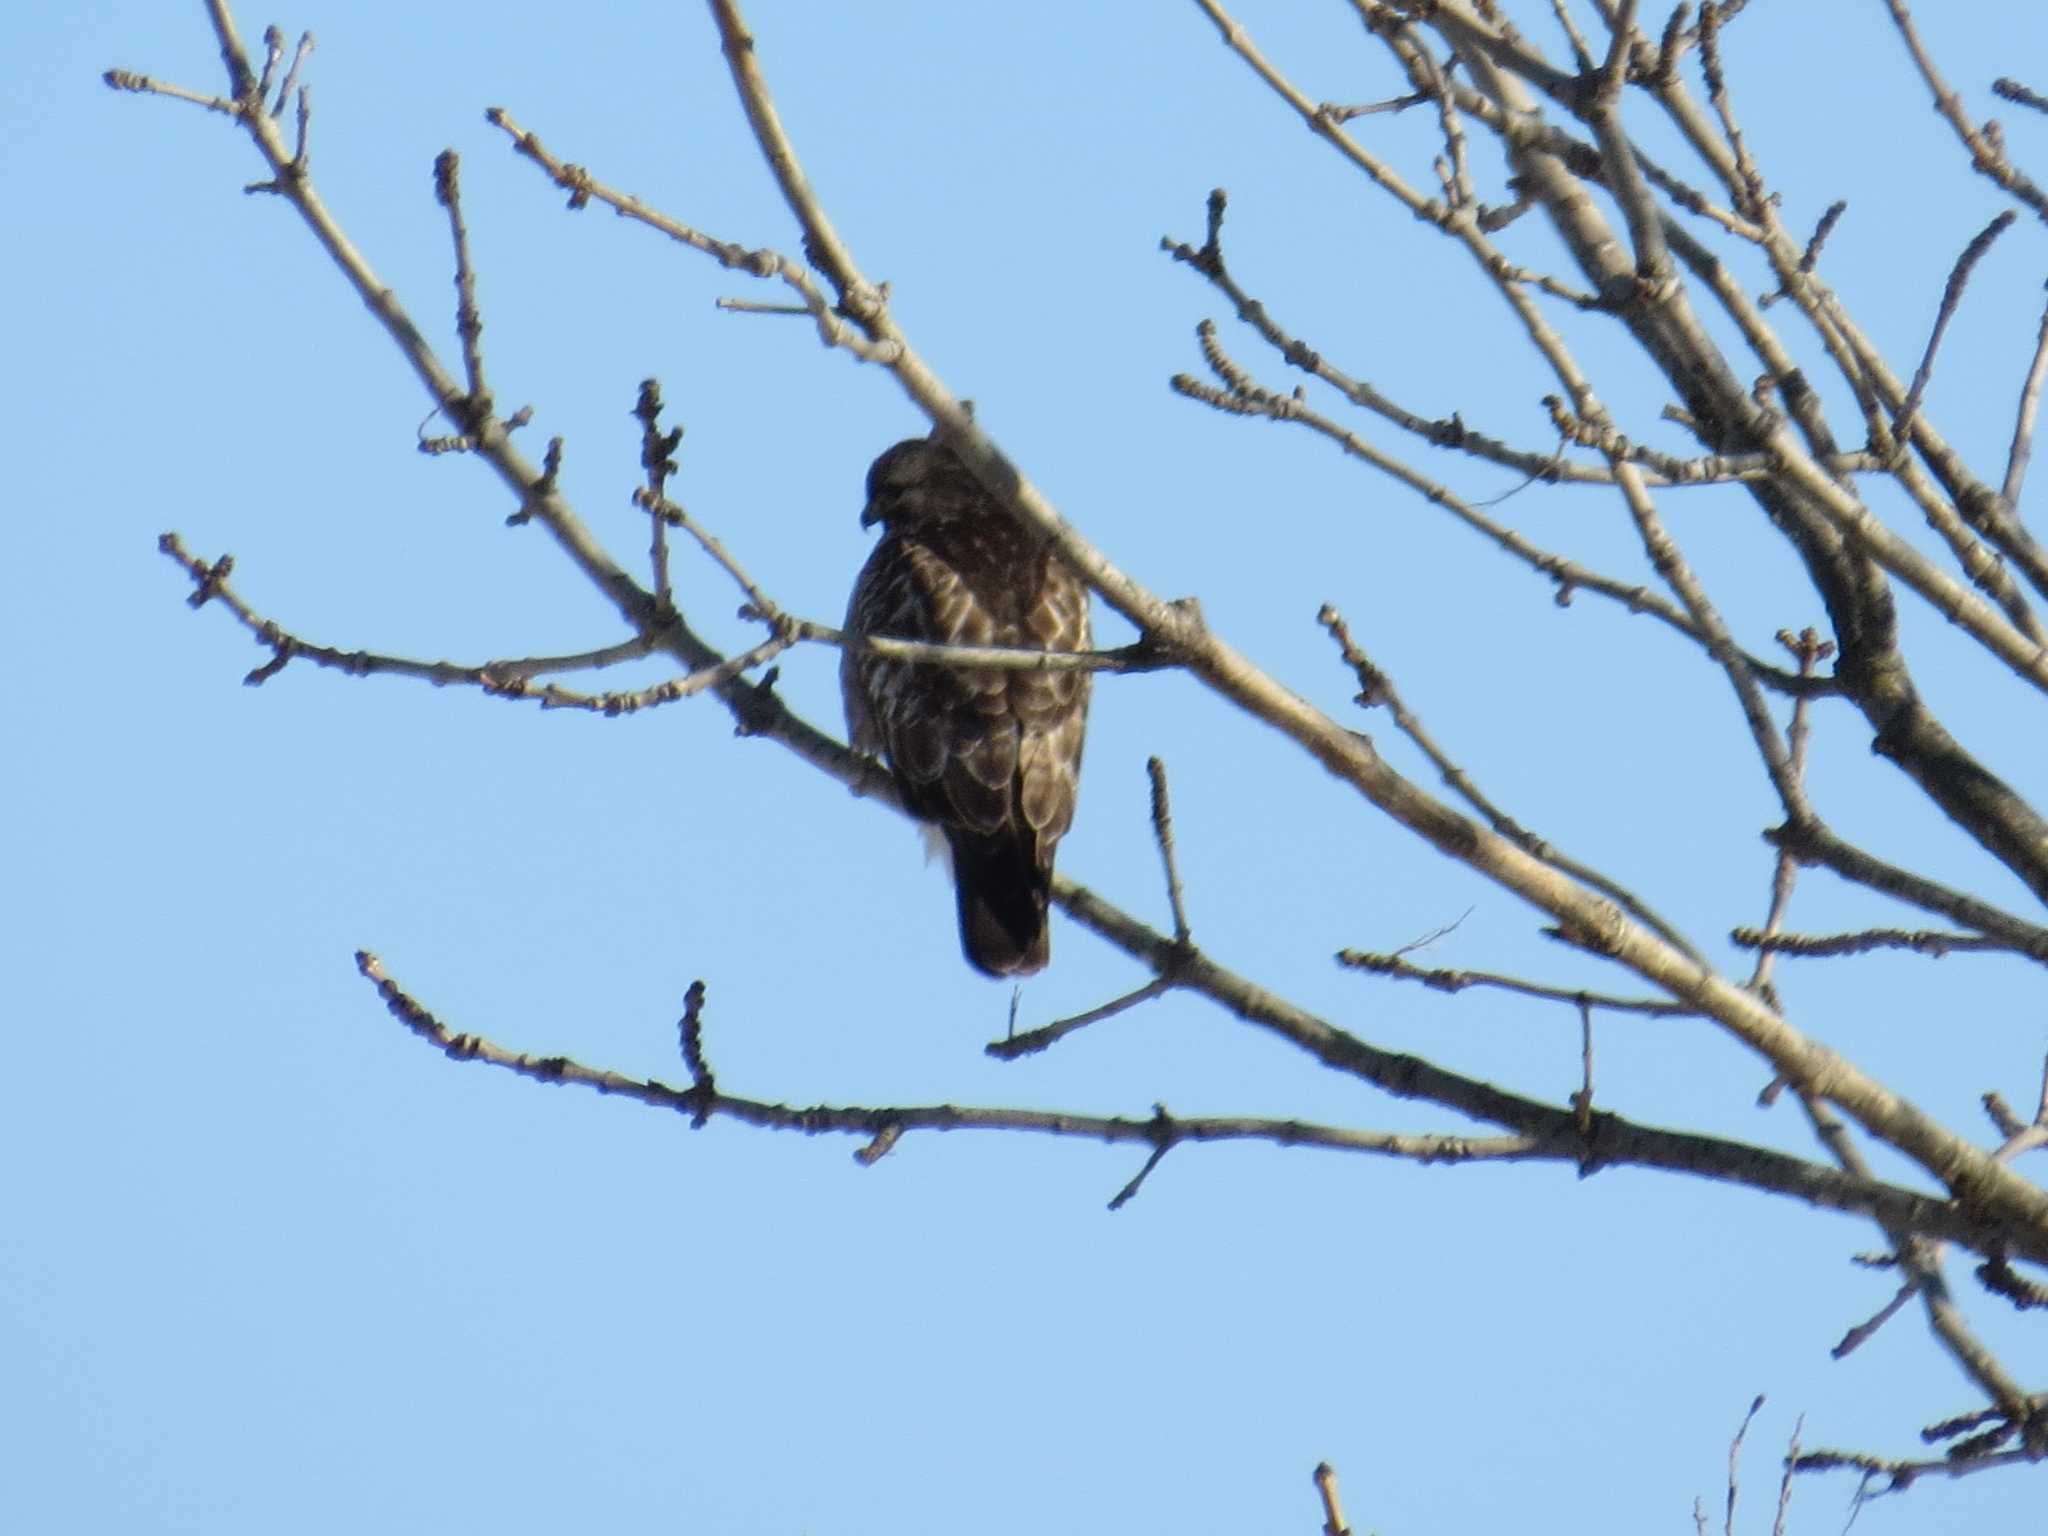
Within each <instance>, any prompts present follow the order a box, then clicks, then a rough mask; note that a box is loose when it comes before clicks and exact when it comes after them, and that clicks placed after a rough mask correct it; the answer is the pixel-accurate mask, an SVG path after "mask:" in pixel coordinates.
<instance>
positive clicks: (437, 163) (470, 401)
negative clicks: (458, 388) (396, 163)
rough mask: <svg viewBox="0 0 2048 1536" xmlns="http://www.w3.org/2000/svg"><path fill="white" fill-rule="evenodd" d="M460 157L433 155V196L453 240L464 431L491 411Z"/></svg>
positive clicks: (447, 153) (447, 152)
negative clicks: (465, 390)
mask: <svg viewBox="0 0 2048 1536" xmlns="http://www.w3.org/2000/svg"><path fill="white" fill-rule="evenodd" d="M460 170H461V159H460V157H458V156H457V155H456V153H455V151H454V150H452V149H444V150H442V151H441V153H440V154H439V155H437V156H435V158H434V197H435V199H436V201H438V202H439V203H440V204H441V206H442V207H443V208H446V209H447V210H448V233H449V236H450V237H451V238H452V239H453V241H454V243H455V334H456V335H457V336H459V337H460V338H461V340H462V366H463V371H464V373H465V374H466V375H467V376H468V379H469V391H468V394H467V395H466V397H465V398H464V399H463V400H462V402H461V410H460V412H459V413H458V414H457V417H456V420H457V421H458V422H459V423H460V425H461V426H462V429H463V430H464V431H465V432H469V433H474V432H475V431H476V430H477V427H476V419H477V418H478V417H480V416H488V415H490V412H491V392H490V390H489V388H488V387H487V386H486V385H485V383H484V351H483V334H484V318H483V312H482V311H481V310H479V309H478V308H477V302H476V269H475V268H474V267H473V266H471V265H470V259H469V230H468V228H467V226H466V225H465V224H464V223H463V219H462V190H461V181H460Z"/></svg>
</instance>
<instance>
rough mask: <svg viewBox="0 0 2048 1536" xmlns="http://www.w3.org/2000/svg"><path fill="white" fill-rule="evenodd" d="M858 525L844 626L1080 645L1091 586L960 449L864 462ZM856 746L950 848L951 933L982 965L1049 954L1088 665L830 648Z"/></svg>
mask: <svg viewBox="0 0 2048 1536" xmlns="http://www.w3.org/2000/svg"><path fill="white" fill-rule="evenodd" d="M860 520H861V526H863V527H866V526H868V525H869V524H871V523H880V524H881V525H882V539H881V542H880V543H879V544H877V545H876V546H875V551H874V553H873V554H872V555H870V556H869V557H868V562H867V564H866V565H864V566H862V567H861V573H860V579H859V580H858V581H856V582H855V583H854V585H853V599H852V601H851V602H849V603H848V604H847V609H846V627H847V628H848V629H849V630H853V631H858V632H860V633H863V634H870V635H891V636H898V637H901V638H903V639H906V640H924V641H929V642H934V643H937V644H943V645H998V646H1012V647H1019V648H1028V649H1032V650H1047V651H1082V650H1086V649H1087V648H1088V589H1087V588H1086V587H1085V586H1083V585H1082V584H1081V579H1080V577H1078V576H1076V575H1075V574H1074V572H1073V570H1072V569H1071V568H1069V567H1068V566H1067V565H1066V564H1065V563H1064V562H1062V561H1061V560H1060V558H1059V557H1058V556H1057V555H1055V554H1054V553H1053V551H1052V548H1051V546H1050V545H1049V544H1047V543H1046V541H1045V539H1044V538H1043V537H1042V536H1041V535H1039V534H1038V533H1035V532H1032V531H1029V530H1027V529H1025V528H1024V527H1023V526H1022V525H1021V524H1019V523H1018V522H1017V521H1016V520H1015V519H1014V518H1012V517H1011V516H1010V515H1009V514H1008V513H1006V512H1005V511H1004V510H1003V509H1002V507H1001V506H999V505H998V504H997V503H996V501H995V500H994V498H992V497H991V496H990V495H989V494H988V492H987V491H985V490H983V489H982V487H981V482H980V481H978V480H976V479H975V478H974V476H973V474H972V473H971V472H970V471H969V470H968V468H967V466H966V465H964V464H962V463H961V462H960V460H959V459H958V458H957V457H956V456H955V455H954V453H953V450H952V449H951V448H949V447H947V446H946V445H945V444H943V443H940V442H935V441H932V440H931V439H929V438H912V439H911V440H910V441H908V442H902V443H898V444H897V445H896V446H895V447H893V448H891V449H890V450H889V451H888V452H886V453H884V454H883V455H882V456H881V457H880V458H879V459H877V460H875V463H874V467H873V468H872V469H870V470H869V471H868V504H867V509H866V510H865V511H863V512H862V513H861V517H860ZM839 679H840V686H841V687H842V689H843V690H844V692H845V695H846V723H847V729H848V730H849V732H850V733H851V734H852V737H853V744H854V746H855V748H856V749H858V750H861V751H868V752H876V751H878V752H880V753H881V754H882V756H883V757H884V758H885V759H886V760H887V762H888V764H889V767H890V770H891V771H892V772H893V774H894V775H895V779H896V787H897V789H898V790H900V791H901V792H902V795H903V803H904V805H905V806H907V807H908V808H909V810H910V812H911V814H912V815H915V816H917V817H919V818H921V819H922V820H925V821H928V822H931V823H933V824H934V825H935V826H936V827H937V828H938V830H939V831H940V832H942V833H944V834H945V838H946V842H947V843H948V845H949V846H950V847H951V848H952V851H953V881H954V884H955V886H956V887H957V888H958V892H959V898H960V947H961V948H962V949H963V950H964V951H966V954H967V959H968V963H969V964H971V965H973V966H974V968H975V969H976V970H978V971H982V972H984V973H986V974H987V975H990V976H1028V975H1030V974H1031V973H1032V972H1033V971H1036V970H1039V969H1041V968H1042V967H1043V966H1044V965H1045V962H1046V959H1047V957H1048V955H1049V953H1050V946H1049V942H1048V940H1047V936H1046V915H1045V909H1046V897H1047V893H1048V891H1049V889H1050V887H1051V884H1052V856H1053V849H1054V848H1055V847H1056V846H1057V845H1058V843H1059V840H1060V838H1061V837H1062V836H1063V835H1064V834H1065V832H1066V830H1067V828H1068V827H1069V826H1070V825H1071V824H1072V823H1073V820H1074V795H1075V791H1076V790H1077V789H1078V787H1079V783H1080V776H1081V736H1082V732H1083V730H1084V729H1085V728H1086V726H1087V722H1088V674H1087V673H1086V672H1082V671H1075V670H1072V669H1069V670H1066V671H1017V670H996V669H987V668H963V667H952V666H943V665H939V664H936V663H930V662H924V663H911V662H900V661H888V660H884V659H883V658H881V657H878V656H869V655H863V654H861V653H859V652H857V651H853V650H848V651H846V652H845V653H844V655H843V656H842V657H841V660H840V666H839Z"/></svg>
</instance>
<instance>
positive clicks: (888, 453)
mask: <svg viewBox="0 0 2048 1536" xmlns="http://www.w3.org/2000/svg"><path fill="white" fill-rule="evenodd" d="M983 494H984V493H983V491H982V489H981V485H980V483H979V482H978V481H976V480H975V478H974V476H973V474H972V473H970V472H969V470H968V468H967V466H966V465H965V464H963V463H961V462H960V458H959V455H957V454H956V453H954V452H953V450H952V449H951V448H949V447H947V446H946V445H945V444H944V443H941V442H936V441H934V440H933V439H931V438H929V437H912V438H906V439H905V440H904V441H903V442H900V443H898V444H896V446H895V447H893V448H889V449H886V450H884V452H883V454H882V456H881V457H880V458H878V459H876V460H875V462H874V464H873V465H872V466H870V467H869V469H868V504H867V505H866V506H865V507H863V508H862V509H861V514H860V525H861V527H863V528H871V527H873V526H874V525H875V524H876V523H885V524H886V523H897V522H915V521H917V520H918V519H920V518H924V517H930V516H933V515H935V514H943V513H946V512H949V511H954V510H958V509H961V508H966V507H971V506H973V505H975V503H976V502H977V500H979V499H980V498H981V497H982V495H983Z"/></svg>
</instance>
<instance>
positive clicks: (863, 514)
mask: <svg viewBox="0 0 2048 1536" xmlns="http://www.w3.org/2000/svg"><path fill="white" fill-rule="evenodd" d="M881 520H882V507H881V503H880V501H879V500H877V499H875V498H873V497H870V498H869V500H868V504H867V505H866V506H864V507H862V508H861V509H860V525H861V527H863V528H872V527H874V526H875V524H877V523H879V522H880V521H881Z"/></svg>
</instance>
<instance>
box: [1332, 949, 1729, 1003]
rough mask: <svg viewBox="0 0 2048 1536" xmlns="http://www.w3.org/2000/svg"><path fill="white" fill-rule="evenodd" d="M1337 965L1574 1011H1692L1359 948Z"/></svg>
mask: <svg viewBox="0 0 2048 1536" xmlns="http://www.w3.org/2000/svg"><path fill="white" fill-rule="evenodd" d="M1337 963H1338V964H1339V965H1343V966H1348V967H1350V968H1351V969H1352V970H1354V971H1370V972H1372V973H1373V974H1374V975H1375V976H1391V977H1394V978H1395V979H1397V980H1400V981H1417V982H1420V983H1422V985H1423V986H1425V987H1428V988H1430V989H1432V990H1433V991H1437V992H1462V991H1464V990H1465V989H1466V988H1467V987H1493V988H1496V989H1497V990H1499V991H1502V992H1513V993H1517V994H1518V995H1520V996H1522V997H1536V998H1542V999H1543V1000H1544V1001H1545V1002H1552V1003H1566V1004H1569V1005H1570V1006H1572V1007H1574V1008H1601V1009H1605V1010H1607V1011H1608V1012H1610V1013H1638V1014H1643V1015H1646V1016H1648V1017H1650V1018H1667V1019H1668V1018H1687V1017H1690V1016H1692V1015H1693V1014H1694V1013H1695V1012H1696V1010H1694V1009H1691V1008H1688V1007H1686V1006H1685V1004H1683V1003H1673V1002H1667V1001H1666V1000H1664V999H1663V998H1656V997H1615V996H1613V995H1611V994H1609V993H1605V992H1588V991H1584V990H1582V989H1579V988H1574V987H1553V986H1548V985H1545V984H1544V983H1542V982H1538V981H1528V980H1525V979H1524V978H1522V977H1520V976H1503V975H1499V974H1496V973H1495V972H1492V971H1455V970H1428V969H1425V968H1423V967H1422V966H1419V965H1411V964H1409V963H1408V962H1407V961H1406V960H1403V959H1402V958H1401V957H1400V956H1399V955H1396V954H1380V953H1376V952H1373V951H1369V950H1362V949H1340V950H1338V951H1337Z"/></svg>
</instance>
